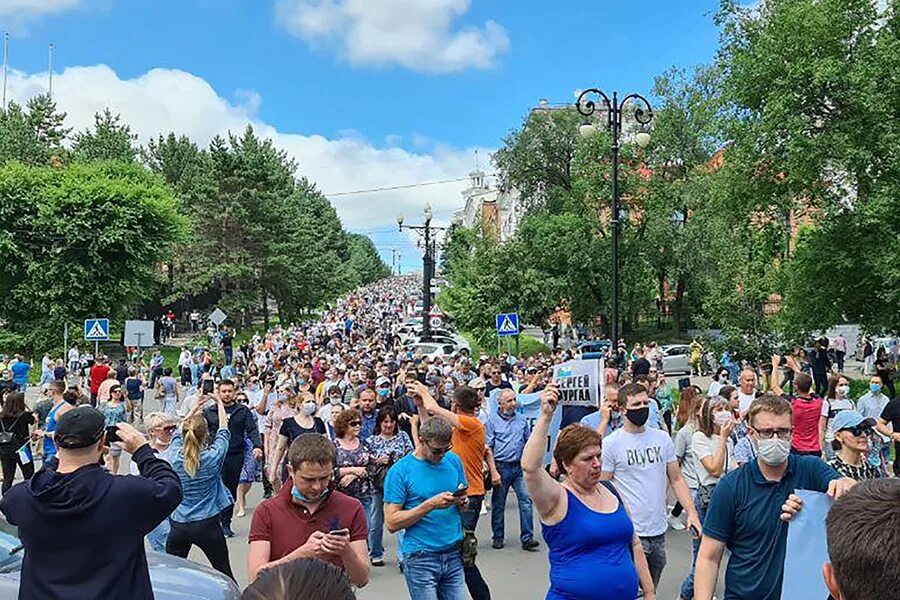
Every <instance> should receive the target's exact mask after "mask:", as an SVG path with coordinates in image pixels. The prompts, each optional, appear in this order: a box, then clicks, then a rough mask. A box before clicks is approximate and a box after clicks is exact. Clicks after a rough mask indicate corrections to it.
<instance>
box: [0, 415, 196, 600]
mask: <svg viewBox="0 0 900 600" xmlns="http://www.w3.org/2000/svg"><path fill="white" fill-rule="evenodd" d="M105 425H106V423H105V419H104V418H103V415H102V414H101V413H100V412H99V411H98V410H97V409H95V408H91V407H90V406H79V407H76V408H73V409H71V410H69V411H67V412H66V413H65V414H63V415H61V416H60V417H59V421H58V423H57V426H56V432H55V434H54V440H55V442H56V446H57V448H58V450H57V459H55V460H52V461H47V463H46V464H45V465H44V467H43V468H42V469H41V470H40V471H38V472H37V473H36V474H35V475H34V477H32V478H31V480H30V481H26V482H23V483H20V484H18V485H15V486H13V487H12V488H11V489H10V490H9V491H8V492H7V493H6V494H5V495H4V496H3V498H2V500H0V511H2V512H3V514H4V515H6V519H7V520H8V521H9V523H10V524H12V525H16V526H18V528H19V537H20V538H21V540H22V545H23V546H24V550H25V555H24V557H23V559H22V575H21V579H20V584H19V598H20V600H26V599H32V598H33V599H35V600H37V599H40V600H53V599H60V600H62V599H67V598H104V599H109V600H117V599H123V600H125V599H127V600H143V599H148V600H152V598H153V590H152V588H151V586H150V572H149V570H148V568H147V556H146V554H145V553H144V536H145V535H147V534H148V533H149V532H150V531H151V530H153V528H155V527H156V526H157V525H158V524H159V523H160V522H161V521H162V520H163V519H165V518H166V517H168V516H169V514H170V513H171V512H172V511H173V510H175V508H176V507H177V506H178V504H179V503H180V502H181V484H180V483H179V480H178V476H177V475H176V474H175V472H174V471H173V470H172V467H170V466H169V463H167V462H166V461H164V460H161V459H159V458H156V456H155V455H154V451H153V449H152V448H151V447H150V445H149V444H148V443H147V439H146V438H145V437H144V436H143V435H142V434H141V433H140V432H139V431H138V430H136V429H135V428H134V427H132V426H131V425H128V424H127V423H119V424H118V426H117V427H118V434H119V442H120V443H121V445H122V446H123V447H124V449H125V450H126V451H127V452H128V453H130V454H131V455H132V457H131V460H132V461H133V462H135V463H136V464H137V467H138V470H139V471H140V474H141V476H140V477H135V476H130V475H129V476H114V475H111V474H110V473H108V472H106V471H105V470H103V468H102V467H101V466H100V461H101V458H102V456H103V454H104V452H105V451H107V450H108V448H107V446H108V444H107V441H106V435H105V433H106V432H105V429H106V428H105Z"/></svg>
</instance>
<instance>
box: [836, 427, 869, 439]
mask: <svg viewBox="0 0 900 600" xmlns="http://www.w3.org/2000/svg"><path fill="white" fill-rule="evenodd" d="M841 431H847V432H849V433H850V435H852V436H853V437H860V436H862V435H869V434H870V433H872V428H871V427H867V426H865V425H855V426H854V427H845V428H844V429H841Z"/></svg>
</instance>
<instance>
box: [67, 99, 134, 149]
mask: <svg viewBox="0 0 900 600" xmlns="http://www.w3.org/2000/svg"><path fill="white" fill-rule="evenodd" d="M136 140H137V135H136V134H134V133H132V132H131V127H129V126H128V125H127V124H125V123H123V122H122V120H121V117H120V116H119V115H114V114H113V113H112V112H111V111H110V110H109V109H108V108H106V109H104V110H103V112H102V113H97V114H95V115H94V129H93V130H90V129H88V130H85V131H82V132H81V133H76V134H75V136H74V137H73V142H74V143H73V145H72V156H73V158H75V160H78V161H81V162H88V161H93V160H120V161H123V162H134V161H135V159H136V158H137V155H138V148H137V147H136V146H135V141H136Z"/></svg>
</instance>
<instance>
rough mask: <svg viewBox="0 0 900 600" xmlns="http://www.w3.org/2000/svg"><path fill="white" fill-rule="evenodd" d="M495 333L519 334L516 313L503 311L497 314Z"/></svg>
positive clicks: (499, 334)
mask: <svg viewBox="0 0 900 600" xmlns="http://www.w3.org/2000/svg"><path fill="white" fill-rule="evenodd" d="M497 335H498V336H500V337H503V336H505V335H519V315H518V313H505V314H500V315H497Z"/></svg>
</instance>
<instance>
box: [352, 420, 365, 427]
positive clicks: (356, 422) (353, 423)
mask: <svg viewBox="0 0 900 600" xmlns="http://www.w3.org/2000/svg"><path fill="white" fill-rule="evenodd" d="M360 425H362V421H350V427H359V426H360Z"/></svg>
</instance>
